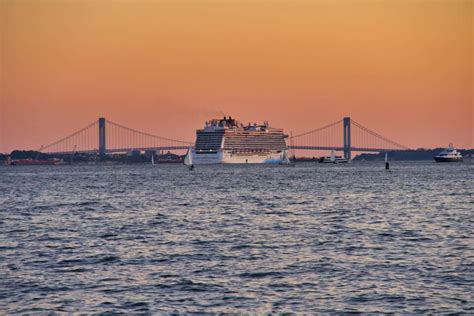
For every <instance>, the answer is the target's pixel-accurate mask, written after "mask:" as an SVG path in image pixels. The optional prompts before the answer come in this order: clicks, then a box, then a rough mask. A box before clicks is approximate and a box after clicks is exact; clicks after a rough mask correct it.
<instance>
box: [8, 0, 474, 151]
mask: <svg viewBox="0 0 474 316" xmlns="http://www.w3.org/2000/svg"><path fill="white" fill-rule="evenodd" d="M473 14H474V13H473V1H469V0H466V1H457V0H449V1H448V0H440V1H428V0H424V1H422V0H393V1H388V0H386V1H384V0H379V1H377V0H360V1H357V0H332V1H330V0H327V1H324V0H319V1H318V0H314V1H298V0H296V1H290V0H288V1H271V0H266V1H263V0H261V1H259V0H255V1H233V0H227V1H225V0H216V1H201V0H192V1H191V0H189V1H182V0H172V1H171V0H170V1H143V0H138V1H132V0H128V1H126V0H123V1H113V0H102V1H86V0H84V1H79V0H75V1H72V0H52V1H48V0H44V1H42V0H31V1H30V0H17V1H11V0H0V32H1V42H0V45H1V46H0V53H1V56H0V57H1V63H0V71H1V78H0V79H1V82H0V88H1V91H0V106H1V108H0V133H1V134H0V152H9V151H11V150H13V149H37V148H39V147H40V146H41V145H42V144H47V143H51V142H53V141H55V140H57V139H58V138H60V137H62V136H65V135H66V134H69V133H71V132H73V131H75V130H77V129H79V128H81V127H83V126H85V125H87V124H89V123H91V122H93V121H94V120H96V119H97V118H98V117H99V116H104V117H106V118H108V119H110V120H113V121H115V122H118V123H121V124H123V125H126V126H130V127H132V128H136V129H139V130H143V131H147V132H150V133H153V134H158V135H161V136H165V137H171V138H177V139H183V140H189V141H194V137H195V130H196V128H199V127H202V125H203V124H204V121H206V120H208V119H210V118H213V117H220V116H222V115H224V114H225V115H232V116H233V117H235V118H237V119H240V120H242V121H244V122H254V121H257V122H261V121H263V120H268V121H269V122H270V124H271V125H274V126H276V127H282V128H284V129H285V131H290V130H291V131H293V132H294V133H301V132H304V131H307V130H310V129H313V128H317V127H320V126H323V125H326V124H328V123H331V122H334V121H336V120H338V119H341V118H342V117H343V116H351V117H352V118H353V119H355V120H357V121H358V122H360V123H362V124H364V125H365V126H368V127H370V128H371V129H373V130H375V131H377V132H378V133H380V134H382V135H384V136H386V137H388V138H390V139H393V140H396V141H398V142H399V143H402V144H404V145H406V146H409V147H414V148H418V147H440V146H446V145H447V144H448V143H449V142H453V143H454V145H455V146H456V147H458V148H467V147H470V148H472V147H474V144H473V138H474V127H473V124H474V123H473V122H474V113H473V90H474V87H473V72H474V68H473V43H472V42H473Z"/></svg>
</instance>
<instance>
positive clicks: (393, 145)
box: [39, 117, 408, 159]
mask: <svg viewBox="0 0 474 316" xmlns="http://www.w3.org/2000/svg"><path fill="white" fill-rule="evenodd" d="M190 146H193V142H190V141H184V140H176V139H172V138H167V137H162V136H158V135H153V134H150V133H146V132H142V131H138V130H136V129H132V128H129V127H126V126H124V125H121V124H118V123H115V122H112V121H110V120H106V119H105V118H99V119H98V120H97V121H94V122H93V123H91V124H89V125H87V126H85V127H84V128H81V129H79V130H77V131H76V132H74V133H72V134H70V135H67V136H66V137H63V138H61V139H59V140H57V141H55V142H53V143H50V144H48V145H45V146H41V148H40V149H39V151H40V152H42V153H48V154H74V153H85V154H97V155H100V156H103V155H107V154H114V153H124V152H130V151H151V150H155V151H171V150H186V149H188V148H189V147H190ZM288 148H289V149H297V150H336V151H342V152H344V158H346V159H351V156H352V152H353V151H357V152H386V151H393V150H403V149H408V148H407V147H405V146H403V145H401V144H399V143H397V142H395V141H392V140H390V139H388V138H386V137H384V136H382V135H380V134H378V133H376V132H374V131H372V130H370V129H369V128H367V127H365V126H363V125H362V124H360V123H358V122H356V121H354V120H352V119H351V118H350V117H344V118H343V119H341V120H338V121H336V122H334V123H331V124H328V125H325V126H322V127H320V128H316V129H313V130H311V131H308V132H305V133H301V134H297V135H292V136H290V137H289V141H288Z"/></svg>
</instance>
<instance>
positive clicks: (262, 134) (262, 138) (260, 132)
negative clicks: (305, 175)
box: [191, 117, 288, 165]
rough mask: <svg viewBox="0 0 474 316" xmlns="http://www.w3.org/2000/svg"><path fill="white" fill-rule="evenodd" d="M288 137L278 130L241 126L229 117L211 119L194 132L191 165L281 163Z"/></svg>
mask: <svg viewBox="0 0 474 316" xmlns="http://www.w3.org/2000/svg"><path fill="white" fill-rule="evenodd" d="M286 137H287V135H285V134H284V133H283V130H282V129H280V128H273V127H270V126H269V125H268V123H267V122H265V123H264V124H263V125H257V124H255V123H254V124H248V125H244V124H242V123H240V122H239V121H237V120H235V119H233V118H232V117H229V118H227V117H224V118H223V119H213V120H210V121H208V122H206V124H205V126H204V128H203V129H199V130H197V131H196V143H195V146H194V148H193V150H192V152H191V153H192V161H193V163H194V164H196V165H199V164H218V163H242V164H244V163H284V162H285V161H286V160H287V158H286V157H287V156H288V155H287V152H286V151H287V146H286V142H285V138H286Z"/></svg>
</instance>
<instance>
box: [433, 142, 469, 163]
mask: <svg viewBox="0 0 474 316" xmlns="http://www.w3.org/2000/svg"><path fill="white" fill-rule="evenodd" d="M434 160H435V161H436V162H462V161H463V158H462V155H461V153H460V152H459V151H457V150H456V149H454V147H453V144H452V143H450V144H449V147H448V148H446V149H445V150H443V151H442V152H440V153H439V154H438V155H436V156H435V157H434Z"/></svg>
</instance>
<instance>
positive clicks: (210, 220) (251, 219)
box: [0, 161, 474, 314]
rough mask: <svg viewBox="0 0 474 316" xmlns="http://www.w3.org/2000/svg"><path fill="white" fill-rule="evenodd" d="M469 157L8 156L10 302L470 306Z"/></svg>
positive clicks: (445, 309)
mask: <svg viewBox="0 0 474 316" xmlns="http://www.w3.org/2000/svg"><path fill="white" fill-rule="evenodd" d="M473 228H474V164H472V163H462V164H456V163H455V164H449V163H448V164H436V163H434V162H428V161H427V162H392V163H391V170H390V171H386V170H384V165H383V162H359V163H352V164H349V165H322V164H316V163H301V164H298V165H297V166H296V167H295V168H291V167H284V166H270V165H240V166H236V165H234V166H231V165H226V166H197V167H196V169H195V170H194V171H189V170H188V169H187V168H186V167H185V166H183V165H157V166H151V165H145V164H144V165H73V166H16V167H0V314H18V313H47V312H54V311H56V312H84V313H107V312H110V313H126V314H136V313H159V312H164V313H168V312H190V313H200V312H209V313H212V312H217V313H218V312H231V313H234V312H235V313H241V312H252V313H253V312H255V313H267V312H277V313H279V312H310V313H311V312H373V313H376V312H383V313H385V312H395V313H422V312H424V313H457V312H460V313H467V314H474V234H473V233H474V231H473V230H474V229H473Z"/></svg>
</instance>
